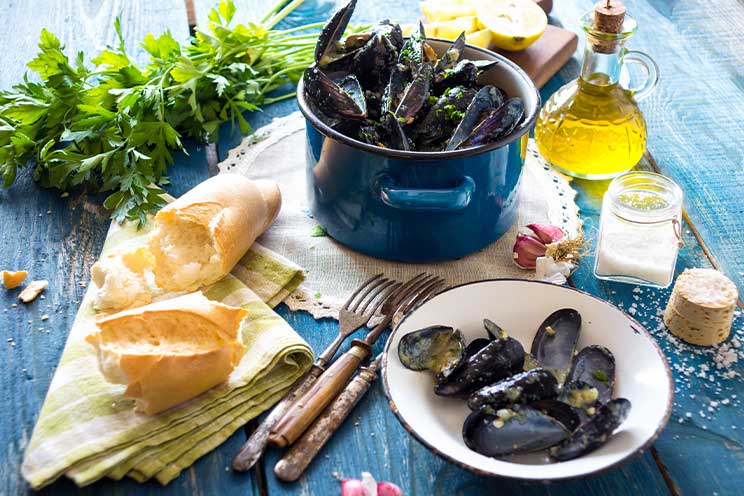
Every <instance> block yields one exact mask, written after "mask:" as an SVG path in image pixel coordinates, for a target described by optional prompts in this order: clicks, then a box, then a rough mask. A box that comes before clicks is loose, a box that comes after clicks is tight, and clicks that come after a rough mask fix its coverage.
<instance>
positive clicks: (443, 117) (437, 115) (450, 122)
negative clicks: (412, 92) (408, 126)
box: [415, 86, 476, 144]
mask: <svg viewBox="0 0 744 496" xmlns="http://www.w3.org/2000/svg"><path fill="white" fill-rule="evenodd" d="M475 93H476V91H475V90H474V89H472V88H464V87H462V86H456V87H454V88H450V89H448V90H447V91H445V92H444V94H442V96H440V97H439V98H438V99H437V101H436V103H434V105H432V106H431V108H430V109H429V111H428V112H426V115H425V116H424V118H423V119H422V120H421V121H420V122H419V123H418V125H417V126H416V127H415V132H416V137H417V138H418V139H420V140H421V141H422V142H423V143H425V144H428V143H434V142H437V141H441V140H444V139H448V138H449V136H451V135H452V132H453V131H454V129H455V127H456V126H457V125H458V124H459V123H460V121H461V120H462V116H463V112H464V111H465V109H467V107H468V104H469V103H470V101H471V100H472V99H473V97H474V96H475ZM432 98H436V97H432Z"/></svg>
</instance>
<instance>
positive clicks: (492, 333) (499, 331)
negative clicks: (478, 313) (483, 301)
mask: <svg viewBox="0 0 744 496" xmlns="http://www.w3.org/2000/svg"><path fill="white" fill-rule="evenodd" d="M483 327H485V328H486V332H487V333H488V337H489V338H490V339H491V341H494V340H497V339H506V338H508V337H509V334H508V333H507V332H506V331H505V330H504V329H503V328H502V327H501V326H500V325H498V324H497V323H496V322H494V321H492V320H490V319H483Z"/></svg>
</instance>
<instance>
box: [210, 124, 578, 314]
mask: <svg viewBox="0 0 744 496" xmlns="http://www.w3.org/2000/svg"><path fill="white" fill-rule="evenodd" d="M304 150H305V120H304V118H303V117H302V115H301V114H300V113H299V112H295V113H293V114H291V115H289V116H287V117H282V118H278V119H275V120H274V121H273V122H272V123H271V124H269V125H267V126H265V127H263V128H261V129H258V130H257V131H256V132H255V133H254V134H253V135H251V136H248V137H246V138H245V139H244V140H243V141H242V143H241V144H240V145H238V146H237V147H235V148H234V149H232V150H230V152H229V154H228V156H227V158H226V159H225V160H224V161H223V162H222V163H220V164H219V167H220V172H228V171H229V172H232V173H240V174H244V175H246V176H248V177H251V178H254V179H260V178H266V179H274V180H276V181H278V182H279V186H280V188H281V190H282V198H283V205H282V211H281V213H280V215H279V218H278V219H277V220H276V222H275V223H274V225H273V226H272V227H271V229H269V231H268V232H267V233H266V234H264V235H263V236H262V237H261V239H260V240H259V241H260V243H261V244H262V245H264V246H265V247H267V248H270V249H271V250H274V251H276V252H277V253H280V254H282V255H284V256H285V257H287V258H289V259H290V260H292V261H293V262H295V263H297V264H299V265H300V266H301V267H303V268H304V269H305V272H306V279H305V282H304V284H303V285H302V286H300V288H298V289H297V290H296V291H295V292H294V293H292V294H291V295H290V296H289V297H288V298H287V300H286V303H287V305H289V307H290V308H291V309H292V310H306V311H308V312H310V313H311V314H312V315H313V317H315V318H316V319H317V318H323V317H331V318H338V309H339V308H340V307H341V306H342V305H343V303H344V301H345V299H346V298H347V297H348V295H349V294H351V293H352V292H353V290H354V289H355V288H356V287H357V286H358V285H359V284H361V283H362V282H363V281H364V280H365V279H367V278H368V277H369V276H370V275H372V274H376V273H379V272H382V273H384V274H385V275H386V276H388V277H393V278H397V279H399V280H405V279H407V278H409V277H411V276H413V275H415V274H418V273H420V272H423V271H426V272H430V273H433V274H436V275H439V276H442V277H443V278H445V279H446V280H447V281H448V282H449V284H451V285H456V284H461V283H464V282H470V281H475V280H480V279H488V278H498V277H509V278H524V279H528V278H532V277H534V272H533V271H524V270H521V269H519V268H518V267H516V266H515V265H514V263H513V262H512V246H513V244H514V239H515V237H516V235H517V232H518V230H519V229H520V227H521V226H524V225H525V224H529V223H532V222H539V223H550V224H554V225H557V226H560V227H562V228H563V229H564V230H565V231H566V232H567V233H569V235H573V234H576V233H577V232H578V230H579V229H580V226H581V220H580V218H579V209H578V207H577V206H576V203H575V202H574V198H575V196H576V192H575V191H574V190H573V189H572V188H571V186H570V185H569V182H568V179H567V178H566V177H564V176H562V175H561V174H559V173H557V172H555V171H554V170H553V169H551V168H550V167H548V165H547V164H546V163H545V161H544V160H543V159H542V157H540V155H539V154H538V152H537V147H536V146H535V143H534V142H533V141H532V140H530V144H529V146H528V152H527V159H526V161H525V165H524V169H523V173H522V174H523V176H522V181H521V187H522V191H521V195H522V197H521V203H520V206H519V211H518V213H517V221H516V222H515V223H514V225H513V226H512V227H511V228H510V229H509V231H507V232H506V234H504V235H503V236H502V237H501V238H500V239H499V240H498V241H496V242H495V243H493V244H491V245H489V246H488V247H486V248H484V249H483V250H481V251H480V252H478V253H474V254H472V255H470V256H467V257H464V258H462V259H459V260H453V261H448V262H439V263H430V264H404V263H398V262H390V261H386V260H379V259H376V258H372V257H368V256H366V255H363V254H361V253H357V252H355V251H352V250H350V249H349V248H346V247H345V246H343V245H341V244H340V243H337V242H336V241H334V240H333V239H332V238H330V237H327V236H318V234H322V231H321V230H320V229H318V225H317V222H316V221H315V220H314V219H313V218H312V217H311V216H310V214H309V211H308V206H307V199H306V193H305V189H306V185H305V151H304Z"/></svg>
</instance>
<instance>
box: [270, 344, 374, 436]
mask: <svg viewBox="0 0 744 496" xmlns="http://www.w3.org/2000/svg"><path fill="white" fill-rule="evenodd" d="M369 352H370V350H369V348H365V347H364V346H360V345H358V344H357V345H355V346H352V347H351V349H350V350H349V351H347V352H346V353H344V354H343V355H341V357H339V359H338V360H336V361H335V362H333V364H332V365H331V366H330V367H328V369H326V371H325V372H324V373H323V374H322V375H321V376H320V377H319V378H318V380H317V381H315V384H313V385H312V386H311V387H310V389H308V390H307V391H305V393H304V394H303V395H302V396H301V397H300V398H299V399H298V400H297V401H295V402H294V404H293V405H292V406H291V407H290V408H289V410H288V411H287V413H286V414H285V415H284V416H283V417H282V418H281V419H280V420H279V421H278V422H277V423H276V424H274V426H273V427H272V428H271V432H270V433H269V443H271V444H273V445H274V446H278V447H280V448H283V447H285V446H288V445H290V444H292V443H294V442H295V441H296V440H297V438H299V437H300V435H302V433H303V432H304V431H305V429H307V428H308V426H309V425H310V424H311V423H312V422H313V420H315V419H316V418H317V417H318V415H320V412H321V411H323V409H324V408H325V407H326V406H328V404H329V403H330V402H331V401H333V399H334V398H335V397H336V396H338V393H340V392H341V390H342V389H343V388H344V386H346V384H347V383H348V382H349V379H351V376H352V375H354V371H355V370H356V369H357V368H359V365H360V364H361V363H362V360H364V359H365V358H366V357H367V355H368V354H369Z"/></svg>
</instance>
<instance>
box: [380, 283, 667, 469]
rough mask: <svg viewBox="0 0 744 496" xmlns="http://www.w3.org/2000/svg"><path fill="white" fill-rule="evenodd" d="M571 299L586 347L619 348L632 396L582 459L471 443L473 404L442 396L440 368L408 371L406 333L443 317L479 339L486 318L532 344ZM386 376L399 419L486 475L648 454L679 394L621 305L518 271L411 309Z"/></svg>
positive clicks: (449, 456) (391, 345) (386, 361)
mask: <svg viewBox="0 0 744 496" xmlns="http://www.w3.org/2000/svg"><path fill="white" fill-rule="evenodd" d="M566 307H568V308H575V309H576V310H578V311H579V313H581V317H582V326H581V335H580V338H579V345H578V348H577V349H581V348H583V347H584V346H588V345H591V344H599V345H602V346H605V347H607V348H608V349H609V350H610V351H612V353H613V354H614V355H615V361H616V384H615V392H614V397H623V398H627V399H629V400H630V401H631V403H632V408H631V410H630V414H629V416H628V418H627V419H626V420H625V422H624V423H623V424H622V425H621V426H620V427H619V428H618V430H617V432H616V433H615V435H614V436H612V438H610V440H609V441H608V442H607V443H606V444H605V445H604V446H602V447H601V448H599V449H598V450H596V451H594V452H592V453H589V454H586V455H584V456H582V457H579V458H577V459H574V460H570V461H566V462H560V463H547V459H546V456H545V455H544V454H541V453H534V454H527V455H520V456H519V457H512V458H511V459H509V460H508V461H507V460H503V459H502V460H499V459H494V458H489V457H486V456H483V455H481V454H479V453H476V452H475V451H472V450H470V449H469V448H468V447H467V446H465V443H464V442H463V440H462V424H463V422H464V420H465V417H466V416H467V415H468V413H469V410H468V407H467V406H466V404H465V402H464V401H463V400H460V399H453V398H443V397H440V396H436V395H435V394H434V391H433V386H434V380H433V377H432V376H431V375H430V374H428V373H423V372H414V371H412V370H408V369H406V368H405V367H403V365H402V364H401V363H400V360H399V359H398V342H399V341H400V338H401V337H402V336H404V335H405V334H408V333H410V332H412V331H415V330H417V329H421V328H422V327H426V326H430V325H436V324H441V325H449V326H453V327H455V328H458V329H460V330H461V331H462V332H463V334H464V335H465V338H466V342H470V341H471V340H472V339H474V338H476V337H485V330H484V329H483V318H489V319H491V320H493V321H494V322H496V323H497V324H499V325H500V326H502V327H503V328H504V329H506V330H507V331H508V332H509V335H510V336H512V337H514V338H516V339H518V340H519V341H520V342H521V343H522V345H523V346H524V348H525V350H527V351H529V348H530V345H531V343H532V338H533V337H534V335H535V332H536V331H537V328H538V327H539V325H540V324H541V323H542V321H543V320H544V319H545V318H546V317H547V316H548V315H550V314H551V313H552V312H553V311H555V310H558V309H559V308H566ZM382 377H383V384H384V388H385V394H386V395H387V397H388V399H389V401H390V407H391V408H392V410H393V412H394V413H395V415H396V416H397V417H398V420H400V422H401V423H402V424H403V426H404V427H405V428H406V430H407V431H408V432H410V433H411V434H412V435H413V436H414V437H415V438H416V439H418V440H419V441H420V442H421V443H422V444H424V445H425V446H426V447H427V448H428V449H430V450H431V451H432V452H434V453H435V454H437V455H439V456H440V457H442V458H444V459H445V460H447V461H449V462H452V463H454V464H456V465H459V466H461V467H463V468H466V469H468V470H472V471H473V472H476V473H479V474H483V475H491V476H502V477H511V478H516V479H523V480H533V481H551V480H560V479H570V478H573V477H581V476H586V475H590V474H596V473H598V472H601V471H603V470H606V469H608V468H610V467H614V466H617V465H619V464H621V463H623V462H625V461H627V460H628V459H629V458H631V457H632V456H633V455H636V454H638V453H641V452H642V451H643V450H644V449H645V448H647V447H648V446H650V445H651V443H652V442H653V441H654V440H655V439H656V437H657V436H658V435H659V433H660V432H661V430H662V429H663V428H664V426H665V425H666V423H667V420H668V419H669V414H670V413H671V408H672V400H673V394H674V393H673V391H674V387H673V381H672V375H671V372H670V370H669V365H668V364H667V361H666V358H664V354H663V353H662V351H661V349H660V348H659V346H658V345H657V344H656V342H655V341H654V339H653V338H652V337H651V336H650V335H649V334H648V332H647V331H646V330H645V329H643V327H642V326H641V325H640V324H639V323H638V322H636V321H635V320H633V319H632V318H631V317H629V316H628V315H626V314H625V313H623V312H622V311H621V310H620V309H618V308H617V307H615V306H613V305H612V304H610V303H608V302H606V301H603V300H600V299H598V298H596V297H594V296H591V295H589V294H586V293H583V292H581V291H578V290H575V289H572V288H567V287H561V286H555V285H553V284H548V283H541V282H535V281H524V280H508V279H500V280H491V281H482V282H476V283H471V284H466V285H463V286H458V287H455V288H452V289H449V290H447V291H445V292H443V293H441V294H439V295H438V296H436V297H435V298H433V299H432V300H430V301H428V302H427V303H426V304H424V305H422V306H421V307H420V308H419V309H417V310H416V311H415V312H413V313H411V314H410V315H409V316H408V317H407V318H406V319H405V320H403V321H402V322H401V323H400V324H399V325H398V327H397V328H396V329H395V331H394V332H393V333H392V335H391V336H390V339H388V342H387V344H386V346H385V352H384V355H383V360H382Z"/></svg>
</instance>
